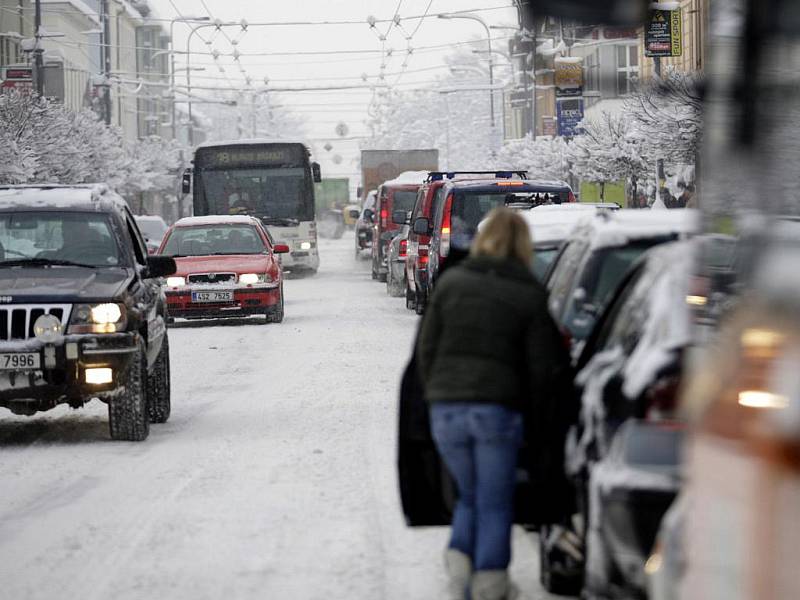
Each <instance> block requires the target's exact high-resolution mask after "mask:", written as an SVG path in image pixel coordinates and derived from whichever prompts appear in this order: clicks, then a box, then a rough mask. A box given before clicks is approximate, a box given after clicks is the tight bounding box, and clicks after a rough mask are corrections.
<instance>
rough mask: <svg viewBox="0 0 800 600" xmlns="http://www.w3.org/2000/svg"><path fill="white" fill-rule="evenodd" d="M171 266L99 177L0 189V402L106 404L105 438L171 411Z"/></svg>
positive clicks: (141, 435)
mask: <svg viewBox="0 0 800 600" xmlns="http://www.w3.org/2000/svg"><path fill="white" fill-rule="evenodd" d="M174 272H175V261H174V260H173V259H172V258H169V257H163V256H149V257H148V255H147V246H146V245H145V242H144V239H143V238H142V235H141V233H140V232H139V229H138V228H137V226H136V222H135V220H134V218H133V215H132V214H131V212H130V210H129V209H128V206H127V204H126V203H125V201H124V200H123V199H122V198H121V197H119V196H118V195H117V194H115V193H114V192H112V191H110V190H109V189H108V188H107V187H106V186H102V185H79V186H63V185H54V186H36V187H34V186H15V187H2V188H0V290H2V291H0V406H3V407H5V408H8V409H9V410H11V411H12V412H13V413H15V414H20V415H33V414H35V413H36V412H39V411H46V410H50V409H52V408H54V407H55V406H57V405H59V404H69V405H70V406H71V407H73V408H78V407H81V406H83V405H84V404H86V403H87V402H88V401H90V400H92V399H93V398H99V399H100V400H102V401H103V402H105V403H106V404H108V416H109V425H110V431H111V437H112V438H113V439H116V440H129V441H140V440H144V439H145V438H146V437H147V435H148V433H149V430H150V423H151V422H152V423H163V422H165V421H166V420H167V419H168V418H169V414H170V376H169V343H168V341H167V330H166V325H165V320H166V301H165V297H164V293H163V291H162V290H161V283H160V281H159V279H158V278H160V277H164V276H167V275H171V274H172V273H174Z"/></svg>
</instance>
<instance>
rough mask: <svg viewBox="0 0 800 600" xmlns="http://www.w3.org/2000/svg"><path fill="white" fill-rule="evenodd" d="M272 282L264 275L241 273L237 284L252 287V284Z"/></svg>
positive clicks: (270, 278)
mask: <svg viewBox="0 0 800 600" xmlns="http://www.w3.org/2000/svg"><path fill="white" fill-rule="evenodd" d="M264 282H268V283H271V282H272V277H269V276H268V275H266V274H265V273H242V274H241V275H239V283H241V284H243V285H252V284H254V283H264Z"/></svg>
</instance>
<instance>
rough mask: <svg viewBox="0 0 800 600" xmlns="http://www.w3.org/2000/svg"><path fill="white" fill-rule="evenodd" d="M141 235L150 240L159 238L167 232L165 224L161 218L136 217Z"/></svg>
mask: <svg viewBox="0 0 800 600" xmlns="http://www.w3.org/2000/svg"><path fill="white" fill-rule="evenodd" d="M136 224H137V225H138V226H139V230H140V231H141V232H142V235H143V236H144V237H146V238H147V239H150V240H160V239H161V238H163V237H164V234H165V233H167V225H166V224H165V223H164V221H162V220H161V219H136Z"/></svg>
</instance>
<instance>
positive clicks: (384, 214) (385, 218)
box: [381, 208, 389, 227]
mask: <svg viewBox="0 0 800 600" xmlns="http://www.w3.org/2000/svg"><path fill="white" fill-rule="evenodd" d="M388 224H389V211H388V210H386V208H382V209H381V227H386V226H387V225H388Z"/></svg>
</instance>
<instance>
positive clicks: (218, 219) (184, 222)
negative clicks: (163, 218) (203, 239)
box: [174, 215, 260, 227]
mask: <svg viewBox="0 0 800 600" xmlns="http://www.w3.org/2000/svg"><path fill="white" fill-rule="evenodd" d="M258 223H260V221H259V220H258V219H256V218H255V217H250V216H247V215H207V216H205V217H184V218H183V219H179V220H178V221H176V222H175V225H174V227H198V226H202V225H257V224H258Z"/></svg>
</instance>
